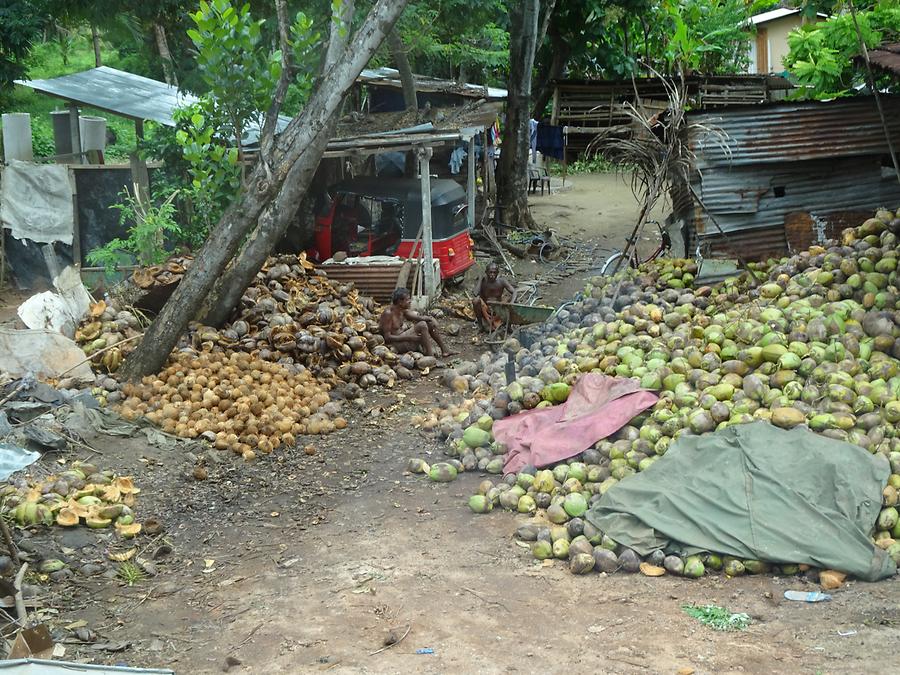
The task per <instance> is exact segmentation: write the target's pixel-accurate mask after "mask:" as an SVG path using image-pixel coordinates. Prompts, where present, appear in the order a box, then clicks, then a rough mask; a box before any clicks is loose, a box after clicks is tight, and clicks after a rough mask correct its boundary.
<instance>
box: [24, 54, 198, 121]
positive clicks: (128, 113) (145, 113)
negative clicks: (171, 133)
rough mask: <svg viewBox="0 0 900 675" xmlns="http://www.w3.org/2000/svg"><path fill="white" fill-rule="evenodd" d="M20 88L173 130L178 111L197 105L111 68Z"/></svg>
mask: <svg viewBox="0 0 900 675" xmlns="http://www.w3.org/2000/svg"><path fill="white" fill-rule="evenodd" d="M16 84H21V85H22V86H23V87H30V88H31V89H34V90H35V91H39V92H41V93H42V94H47V95H49V96H56V97H57V98H62V99H65V100H67V101H74V102H75V103H80V104H82V105H87V106H91V107H92V108H98V109H100V110H105V111H106V112H109V113H113V114H114V115H121V116H122V117H130V118H131V119H134V120H153V121H154V122H159V123H160V124H165V125H166V126H169V127H173V126H175V120H173V119H172V111H174V110H175V108H178V107H181V106H185V105H191V104H192V103H196V102H197V97H196V96H194V95H193V94H189V93H187V92H183V91H179V90H178V88H177V87H173V86H171V85H168V84H166V83H165V82H159V81H158V80H151V79H150V78H149V77H142V76H140V75H134V74H133V73H127V72H125V71H123V70H116V69H115V68H109V67H108V66H100V67H99V68H91V69H90V70H85V71H82V72H80V73H72V74H71V75H62V76H60V77H54V78H52V79H50V80H16Z"/></svg>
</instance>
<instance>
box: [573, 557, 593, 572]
mask: <svg viewBox="0 0 900 675" xmlns="http://www.w3.org/2000/svg"><path fill="white" fill-rule="evenodd" d="M595 564H596V561H595V560H594V555H593V553H576V554H575V555H573V556H572V557H571V558H570V559H569V571H570V572H571V573H572V574H587V573H588V572H591V571H592V570H593V569H594V565H595Z"/></svg>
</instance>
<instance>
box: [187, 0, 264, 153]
mask: <svg viewBox="0 0 900 675" xmlns="http://www.w3.org/2000/svg"><path fill="white" fill-rule="evenodd" d="M190 16H191V19H192V20H193V22H194V24H196V28H192V29H190V30H188V32H187V34H188V37H190V39H191V41H192V42H193V43H194V46H195V47H196V49H197V66H198V69H199V71H200V76H201V77H202V78H203V80H204V82H205V83H206V85H207V86H208V88H209V93H210V95H211V96H212V98H213V100H214V101H215V103H214V105H215V109H216V111H217V112H218V113H220V114H221V118H222V120H223V121H224V122H226V123H227V125H228V131H229V132H230V133H231V134H233V135H234V138H235V140H236V142H237V146H238V156H239V158H240V157H242V154H243V153H242V144H243V141H244V138H245V135H246V133H247V129H248V127H249V125H250V124H252V123H255V124H256V126H257V127H260V126H262V121H263V116H264V114H265V113H264V111H265V110H266V109H267V108H268V97H269V96H271V93H272V92H273V91H274V90H275V85H276V83H277V82H278V78H279V77H280V76H281V52H280V51H273V50H270V49H266V48H265V47H266V46H265V45H264V44H263V43H262V26H263V23H265V21H264V20H255V19H254V18H253V17H252V16H251V14H250V5H243V6H242V7H238V8H236V7H235V6H233V5H232V4H231V2H230V1H229V0H211V1H210V2H206V1H205V0H201V2H200V9H199V10H198V11H196V12H194V13H193V14H191V15H190Z"/></svg>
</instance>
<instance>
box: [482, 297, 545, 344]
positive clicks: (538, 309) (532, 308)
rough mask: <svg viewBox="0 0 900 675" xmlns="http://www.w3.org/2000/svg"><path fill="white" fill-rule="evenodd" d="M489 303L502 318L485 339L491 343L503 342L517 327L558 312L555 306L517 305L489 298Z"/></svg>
mask: <svg viewBox="0 0 900 675" xmlns="http://www.w3.org/2000/svg"><path fill="white" fill-rule="evenodd" d="M487 304H488V307H490V308H491V312H492V313H493V315H494V316H495V317H496V318H497V319H499V320H500V325H499V326H497V328H495V329H494V330H493V331H492V332H491V333H490V334H489V335H488V336H487V337H486V338H485V339H484V341H485V343H486V344H489V345H499V344H502V343H503V342H504V341H505V340H506V339H507V338H508V337H509V336H510V334H511V333H512V331H513V330H515V327H518V326H527V325H529V324H533V323H543V322H544V321H546V320H547V319H549V318H550V317H551V316H553V314H554V313H555V312H556V308H555V307H547V306H545V305H517V304H514V303H510V302H497V301H494V300H488V303H487Z"/></svg>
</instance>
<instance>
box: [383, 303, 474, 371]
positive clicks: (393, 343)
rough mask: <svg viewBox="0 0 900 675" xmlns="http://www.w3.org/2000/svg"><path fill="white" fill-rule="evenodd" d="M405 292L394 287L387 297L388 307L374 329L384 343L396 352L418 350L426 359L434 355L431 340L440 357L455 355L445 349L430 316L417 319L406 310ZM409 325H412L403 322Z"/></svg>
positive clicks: (415, 315) (435, 323)
mask: <svg viewBox="0 0 900 675" xmlns="http://www.w3.org/2000/svg"><path fill="white" fill-rule="evenodd" d="M409 305H410V297H409V291H408V290H406V289H405V288H398V289H396V290H395V291H394V294H393V295H392V296H391V305H390V307H388V308H387V309H386V310H384V311H383V312H382V313H381V318H380V319H379V320H378V327H379V330H380V331H381V335H382V336H383V337H384V341H385V343H386V344H387V345H388V346H390V347H393V348H394V349H395V350H396V351H398V352H400V351H404V352H405V351H421V352H422V353H423V354H425V355H427V356H434V346H433V345H432V341H434V342H436V343H437V346H438V347H440V348H441V354H442V355H443V356H444V357H447V356H453V355H454V354H456V352H452V351H450V350H449V349H447V346H446V345H445V344H444V341H443V340H442V339H441V336H440V334H439V333H438V330H437V321H435V320H434V318H433V317H430V316H421V315H420V314H417V313H416V312H414V311H412V310H411V309H410V308H409ZM407 321H409V322H412V326H408V325H406V322H407Z"/></svg>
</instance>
